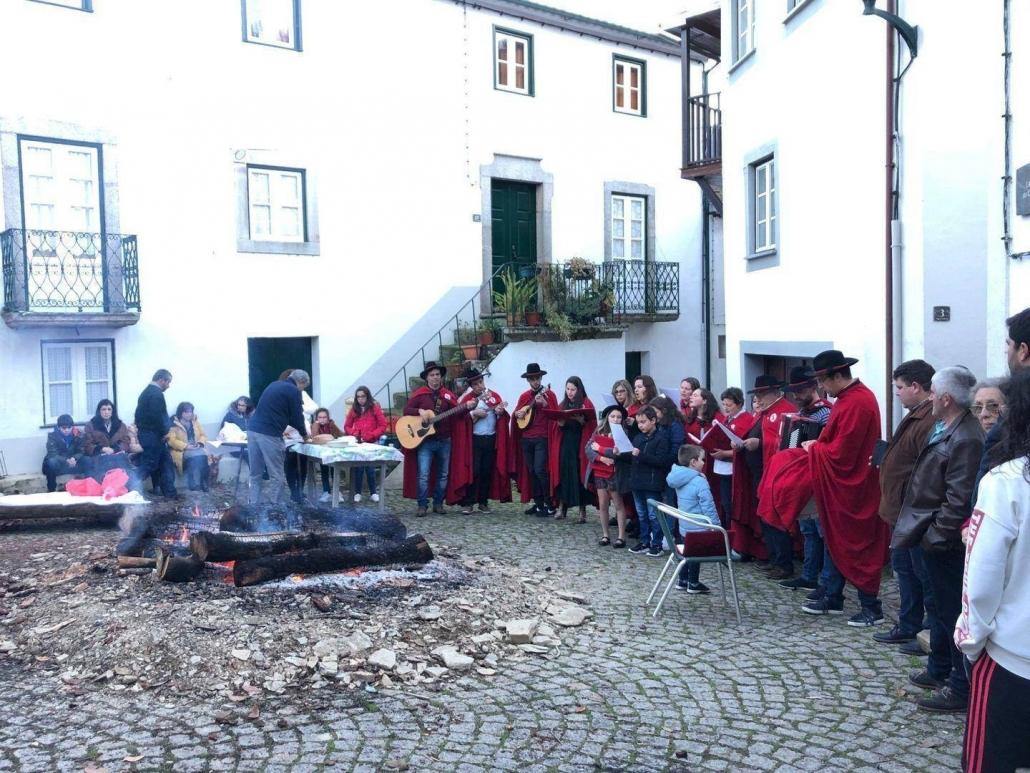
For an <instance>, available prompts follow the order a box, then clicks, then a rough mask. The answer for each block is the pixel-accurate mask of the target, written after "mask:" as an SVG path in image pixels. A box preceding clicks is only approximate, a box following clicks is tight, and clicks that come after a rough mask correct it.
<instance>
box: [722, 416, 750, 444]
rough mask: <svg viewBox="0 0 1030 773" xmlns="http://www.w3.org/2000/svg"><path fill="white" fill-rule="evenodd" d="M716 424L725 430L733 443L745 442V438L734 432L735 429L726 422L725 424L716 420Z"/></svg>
mask: <svg viewBox="0 0 1030 773" xmlns="http://www.w3.org/2000/svg"><path fill="white" fill-rule="evenodd" d="M715 425H716V426H717V427H718V428H719V429H721V430H722V431H723V432H724V433H726V437H728V438H729V439H730V443H733V444H737V443H743V442H744V439H743V438H741V437H738V436H737V435H736V434H735V433H734V432H733V430H731V429H730V428H729V427H727V426H726V425H725V424H723V423H722V422H721V421H716V422H715Z"/></svg>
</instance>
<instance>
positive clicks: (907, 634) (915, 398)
mask: <svg viewBox="0 0 1030 773" xmlns="http://www.w3.org/2000/svg"><path fill="white" fill-rule="evenodd" d="M933 374H934V370H933V366H932V365H931V364H930V363H928V362H925V361H923V360H908V361H907V362H903V363H901V364H900V365H899V366H898V367H896V368H895V369H894V373H893V374H892V376H893V378H894V392H895V394H896V395H897V396H898V401H899V402H900V403H901V405H902V406H903V407H904V408H905V410H906V411H908V412H907V413H906V414H905V417H904V418H903V419H902V420H901V423H900V424H898V427H897V429H895V430H894V435H893V436H892V437H891V441H890V443H889V444H888V446H887V450H886V452H885V453H884V456H883V460H882V461H881V462H880V518H882V519H883V520H884V521H886V522H887V523H889V524H890V525H891V526H893V525H894V523H895V521H897V520H898V513H899V512H900V511H901V502H902V500H903V499H904V498H905V484H906V483H908V479H909V476H910V475H911V474H912V468H913V467H915V465H916V458H917V457H918V456H919V452H920V451H921V450H922V449H923V446H924V445H926V438H927V436H928V435H929V434H930V430H932V429H933V425H934V422H935V421H936V419H934V417H933V411H932V407H933V406H932V405H931V403H930V380H931V379H932V378H933ZM891 568H892V569H893V570H894V576H895V577H896V578H897V580H898V592H899V594H900V595H901V605H900V608H899V610H898V624H897V625H895V626H894V627H893V628H892V629H891V630H889V631H881V632H880V633H875V634H873V638H874V639H875V640H876V641H878V642H881V643H883V644H901V645H903V646H904V645H906V644H907V645H909V646H908V649H907V650H906V651H907V652H909V653H910V654H919V655H921V654H922V652H923V650H922V648H921V647H919V645H918V643H916V641H915V637H916V634H917V633H919V632H920V631H921V630H922V629H923V610H924V609H925V608H929V607H932V605H933V594H932V592H931V591H930V588H929V583H928V581H927V578H926V567H925V565H924V564H923V556H922V552H921V551H920V549H919V547H918V546H917V547H913V548H895V549H894V550H892V551H891Z"/></svg>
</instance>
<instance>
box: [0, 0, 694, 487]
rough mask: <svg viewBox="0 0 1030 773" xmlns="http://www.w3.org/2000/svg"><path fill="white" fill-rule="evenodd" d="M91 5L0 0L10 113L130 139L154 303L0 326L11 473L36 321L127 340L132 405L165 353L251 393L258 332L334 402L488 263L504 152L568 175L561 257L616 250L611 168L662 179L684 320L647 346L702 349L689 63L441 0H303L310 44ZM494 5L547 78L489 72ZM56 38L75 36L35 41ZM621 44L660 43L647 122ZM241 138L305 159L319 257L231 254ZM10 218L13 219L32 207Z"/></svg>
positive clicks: (220, 394)
mask: <svg viewBox="0 0 1030 773" xmlns="http://www.w3.org/2000/svg"><path fill="white" fill-rule="evenodd" d="M95 5H96V10H95V12H94V13H82V12H77V11H73V10H68V9H64V8H60V7H56V6H50V5H44V4H40V3H33V2H12V3H4V4H3V5H2V6H0V29H7V30H18V34H17V35H12V36H8V38H7V39H6V40H5V43H4V45H3V46H2V47H0V68H2V71H3V72H7V73H18V77H13V78H7V79H5V80H4V89H3V92H4V93H3V101H2V103H0V131H17V132H24V133H30V134H41V135H47V136H62V134H61V133H60V127H59V126H55V123H54V122H64V123H66V124H68V125H70V126H73V127H74V128H75V130H76V132H78V133H85V134H87V135H94V136H96V138H97V140H98V141H103V142H105V143H106V144H105V146H104V150H105V153H106V154H108V156H109V158H110V157H113V155H114V154H117V170H118V193H119V199H120V206H119V221H120V224H119V228H120V230H121V231H122V232H124V233H131V234H137V235H138V236H139V249H140V273H141V277H140V280H141V295H142V306H143V313H142V318H141V321H140V323H139V324H138V325H136V326H134V327H129V328H124V329H118V330H105V331H98V332H96V333H95V334H94V333H93V332H87V331H85V330H78V331H77V330H75V329H64V330H53V329H50V330H45V331H41V330H18V331H13V330H9V329H7V328H6V327H3V328H0V357H2V363H3V367H4V371H5V378H3V379H0V404H2V405H3V406H4V408H5V409H4V411H2V412H0V442H2V443H3V447H4V448H7V449H9V450H8V453H7V464H8V467H9V468H10V469H11V470H12V471H13V472H17V471H20V470H22V469H25V470H35V469H38V459H37V458H35V457H34V452H33V453H29V452H25V451H24V449H26V448H28V449H32V448H37V447H38V448H42V445H41V443H42V440H41V437H42V434H43V433H42V431H41V430H40V424H41V417H42V412H43V411H42V396H41V390H42V386H41V375H40V354H39V351H40V348H39V342H40V340H41V339H43V338H45V339H55V338H76V337H87V336H88V337H93V336H94V335H96V337H102V338H113V339H114V341H115V357H116V361H117V394H116V395H115V399H116V402H118V403H119V405H120V408H121V413H122V414H123V415H131V412H132V407H133V406H134V404H135V400H136V396H137V394H138V393H139V390H140V389H141V388H142V387H143V385H144V384H145V383H146V382H147V380H148V379H149V377H150V375H151V373H152V372H153V370H154V369H155V368H157V367H167V368H169V369H171V370H172V371H173V373H174V375H175V380H174V382H173V384H172V388H171V390H170V392H169V393H168V395H167V398H168V401H169V403H171V404H172V405H174V404H175V403H176V402H178V401H180V400H187V399H188V400H191V401H193V402H194V403H196V405H197V409H198V412H199V414H200V416H201V417H202V418H203V419H205V421H216V420H217V419H218V417H220V416H221V414H222V413H223V412H224V409H225V406H226V404H227V403H228V402H229V400H230V399H231V398H233V397H234V396H235V395H237V394H240V393H243V392H246V391H248V377H247V339H248V337H288V336H311V337H313V338H315V339H316V341H315V350H314V359H315V362H314V367H313V371H314V375H315V384H314V393H315V397H316V399H318V400H319V401H320V402H323V403H330V402H333V401H335V400H337V399H338V398H339V397H340V396H341V395H342V394H343V391H344V390H345V388H346V387H348V386H349V385H350V384H352V383H353V381H354V380H355V379H356V378H358V377H359V376H361V375H362V374H364V373H366V372H368V371H369V369H370V368H372V367H373V366H374V365H375V364H376V362H377V359H378V358H379V357H380V356H381V355H382V353H383V352H385V351H387V350H388V349H389V348H390V347H391V345H392V344H393V343H394V342H395V341H396V340H397V339H398V337H400V336H402V335H404V334H405V333H406V332H407V331H408V330H409V329H410V328H411V326H412V324H413V323H414V322H415V321H416V320H418V319H419V318H420V317H422V316H423V315H424V314H426V313H427V312H428V311H429V310H430V309H431V308H432V306H433V304H434V303H436V302H437V300H438V299H440V298H441V297H443V296H445V295H446V293H448V291H449V290H450V289H451V288H452V287H454V286H456V285H472V286H475V285H478V284H479V283H480V282H482V281H483V275H482V251H483V245H482V230H481V229H482V226H481V224H480V223H478V222H474V221H473V215H474V214H480V213H481V191H480V188H479V185H480V182H479V169H480V166H481V165H485V164H489V163H491V162H492V161H493V160H494V157H495V155H496V154H505V155H512V156H523V157H528V158H533V159H540V164H541V166H542V168H543V169H544V171H546V172H547V173H549V174H551V175H553V181H554V196H553V202H552V207H553V213H552V214H553V220H552V228H553V243H552V254H553V255H554V257H555V258H557V259H562V258H566V257H570V256H573V255H578V256H584V257H591V258H594V259H600V258H601V256H602V255H603V254H604V249H603V247H604V196H603V190H604V188H603V186H604V182H605V181H607V180H623V181H632V182H637V183H640V184H643V185H648V186H651V187H653V188H654V189H655V197H656V208H657V217H656V224H655V225H656V255H657V259H658V260H682V261H683V263H682V267H681V283H682V285H683V287H684V288H685V289H684V292H683V295H682V301H681V308H682V314H681V322H680V323H670V324H668V325H664V326H663V325H654V326H651V327H652V328H654V330H653V332H652V334H651V338H650V341H649V347H648V348H662V349H674V350H675V360H674V361H675V362H676V365H675V368H676V370H677V371H682V370H692V371H696V370H697V369H698V368H699V362H700V346H699V344H700V342H699V340H698V339H697V337H696V336H695V335H694V334H693V332H692V331H693V328H694V327H695V326H696V325H697V323H698V320H700V314H701V312H700V306H699V304H698V302H697V300H696V296H698V294H699V290H696V289H695V288H697V287H699V284H700V270H699V265H700V257H699V256H700V237H699V227H700V226H699V215H700V203H699V202H700V198H699V193H698V191H697V189H696V186H694V185H691V184H689V183H686V182H684V181H682V180H681V179H680V178H679V170H678V166H679V147H680V97H679V95H680V65H679V61H678V59H677V58H673V57H665V56H660V55H652V54H647V53H644V52H640V51H638V50H635V49H629V48H619V47H617V46H616V45H614V44H611V43H606V42H602V41H597V40H591V39H587V38H583V37H580V36H578V35H571V34H567V33H563V32H561V31H559V30H555V29H553V28H544V27H541V26H539V25H534V24H529V23H525V22H520V21H518V20H514V19H511V18H501V17H498V16H496V15H493V14H490V13H486V12H483V11H478V10H472V9H469V10H468V11H467V13H465V12H463V9H462V7H460V6H458V5H456V4H453V3H451V2H446V1H445V0H398V1H397V2H391V3H365V4H352V3H305V4H304V8H303V11H304V13H303V15H304V19H303V45H304V50H303V52H301V53H297V52H292V51H286V50H279V49H276V48H271V47H266V46H258V45H250V44H245V43H243V42H241V40H240V5H239V3H234V2H219V3H210V2H201V0H188V1H187V2H184V3H179V4H178V5H177V6H176V8H175V11H174V13H172V12H168V13H163V14H158V13H156V12H155V9H154V7H153V6H152V5H151V4H149V3H139V2H133V1H131V0H104V2H103V3H96V4H95ZM494 24H497V25H500V26H504V27H508V28H515V29H519V30H524V31H525V32H528V33H531V34H533V36H534V48H535V55H536V61H535V82H536V96H535V97H533V98H527V97H524V96H518V95H513V94H508V93H504V92H500V91H496V90H495V89H494V88H493V77H492V65H491V46H492V26H493V25H494ZM40 41H46V43H45V45H46V50H47V51H49V52H60V53H59V54H58V55H50V56H46V57H40V56H39V55H38V52H39V50H40ZM616 51H620V52H622V53H625V54H626V55H629V56H632V57H635V58H639V59H645V60H646V61H647V68H648V69H647V77H648V100H647V103H648V115H647V117H646V118H638V117H632V116H626V115H620V114H615V113H613V111H612V109H611V92H610V90H611V59H612V55H613V53H614V52H616ZM29 62H31V66H27V63H29ZM237 151H245V152H246V153H248V154H249V157H250V158H256V159H260V160H261V161H262V162H264V163H281V164H283V165H290V166H303V167H306V168H307V169H308V170H309V173H310V174H311V177H312V178H313V188H314V193H315V197H316V198H317V209H318V216H319V220H320V234H321V248H320V255H319V256H290V255H258V254H243V253H239V252H237V249H236V210H237V201H236V192H235V186H234V176H235V174H236V171H237V166H236V164H237V162H236V161H235V160H234V153H236V152H237ZM0 214H2V215H3V218H2V222H4V223H5V225H4V227H10V226H11V224H12V222H16V221H17V220H18V219H20V214H19V213H16V212H15V213H12V212H3V213H0ZM431 332H432V331H427V335H428V334H429V333H431ZM615 367H616V368H618V369H620V370H621V368H622V361H621V359H620V360H619V361H618V362H617V363H615ZM12 373H16V374H17V377H16V378H9V377H7V374H12ZM370 386H372V387H373V389H375V388H378V386H379V385H378V384H370ZM10 449H15V452H14V453H12V452H11V450H10ZM19 449H20V450H19Z"/></svg>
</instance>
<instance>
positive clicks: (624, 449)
mask: <svg viewBox="0 0 1030 773" xmlns="http://www.w3.org/2000/svg"><path fill="white" fill-rule="evenodd" d="M611 427H612V439H613V440H614V441H615V450H616V451H618V452H619V453H620V454H625V453H629V452H630V451H632V450H633V441H632V440H630V439H629V435H627V434H626V430H624V429H623V428H622V425H621V424H612V425H611Z"/></svg>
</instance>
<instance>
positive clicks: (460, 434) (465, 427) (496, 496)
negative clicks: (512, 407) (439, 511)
mask: <svg viewBox="0 0 1030 773" xmlns="http://www.w3.org/2000/svg"><path fill="white" fill-rule="evenodd" d="M471 374H475V375H477V376H478V379H479V380H482V378H483V377H482V374H479V372H478V371H472V372H471ZM471 374H466V380H467V382H468V383H469V384H470V385H471V384H472V382H474V381H476V380H477V379H476V378H470V377H469V376H470V375H471ZM480 399H482V400H483V401H484V402H486V404H487V405H488V406H490V407H496V406H498V405H504V400H503V399H501V396H500V395H499V394H497V392H495V391H493V390H492V389H486V388H484V389H483V391H482V393H481V394H476V393H475V387H473V391H472V392H466V393H465V394H463V395H462V396H461V399H460V400H459V401H458V403H459V404H466V403H477V402H478V401H479V400H480ZM510 422H511V415H510V414H509V413H508V411H507V409H505V410H504V411H502V412H501V413H499V414H497V437H496V443H497V456H496V461H495V463H494V474H493V478H492V479H491V481H490V499H492V500H494V501H495V502H510V501H511V476H510V474H509V470H510V469H511V460H510V459H509V458H508V454H509V453H510V452H511V446H510V444H509V442H508V424H509V423H510ZM472 423H473V422H472V418H471V417H470V416H469V415H468V414H464V415H461V416H458V417H456V423H455V427H454V431H453V433H452V435H451V477H452V478H458V481H459V482H458V483H456V484H455V485H454V486H453V487H452V486H451V485H450V484H451V481H450V480H448V482H447V483H448V485H447V491H448V495H449V496H448V499H447V503H448V504H456V503H457V502H459V501H462V500H464V499H465V495H466V494H467V493H468V489H469V486H471V485H472V483H473V479H474V477H475V476H474V471H473V466H472ZM455 457H459V458H460V459H463V460H464V459H467V460H468V466H467V469H461V470H459V469H457V468H456V467H455V466H454V461H453V460H454V458H455ZM452 491H453V496H454V497H455V499H454V501H453V502H452V501H451V499H450V494H451V492H452Z"/></svg>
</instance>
